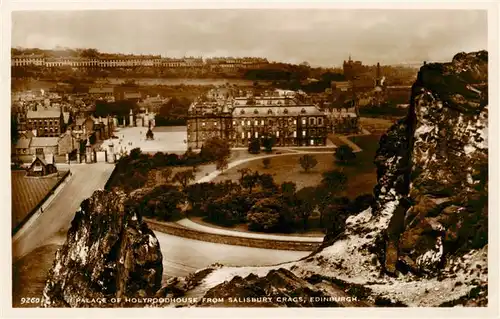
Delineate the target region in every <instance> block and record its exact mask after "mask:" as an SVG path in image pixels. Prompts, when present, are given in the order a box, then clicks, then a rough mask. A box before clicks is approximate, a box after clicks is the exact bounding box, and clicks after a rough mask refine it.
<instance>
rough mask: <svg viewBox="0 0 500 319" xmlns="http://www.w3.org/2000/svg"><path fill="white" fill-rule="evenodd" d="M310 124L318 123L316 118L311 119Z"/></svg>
mask: <svg viewBox="0 0 500 319" xmlns="http://www.w3.org/2000/svg"><path fill="white" fill-rule="evenodd" d="M309 125H316V119H315V118H314V117H311V118H310V119H309Z"/></svg>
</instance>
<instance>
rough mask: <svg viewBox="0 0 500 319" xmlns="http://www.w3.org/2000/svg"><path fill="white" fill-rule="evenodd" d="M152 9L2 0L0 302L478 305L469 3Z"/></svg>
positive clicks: (479, 196)
mask: <svg viewBox="0 0 500 319" xmlns="http://www.w3.org/2000/svg"><path fill="white" fill-rule="evenodd" d="M167 11H168V10H165V12H163V13H162V11H161V10H159V11H157V12H153V11H151V12H139V11H137V21H142V22H137V26H138V27H137V30H136V31H134V32H131V35H130V36H131V39H130V40H131V41H133V40H132V39H133V38H136V39H137V41H138V42H137V43H138V44H137V46H136V47H131V46H130V43H128V41H125V39H119V40H116V41H114V42H113V43H114V44H113V45H114V47H113V49H112V50H110V49H109V48H110V45H109V41H110V39H111V37H115V38H116V37H121V36H123V34H124V33H123V32H126V31H124V30H126V29H120V28H125V26H126V25H127V23H126V22H127V21H129V22H130V20H127V19H128V17H131V12H118V11H117V12H114V13H115V14H116V16H115V18H116V20H113V19H115V18H113V19H110V20H109V21H107V20H105V19H104V20H103V18H104V16H103V15H102V13H97V12H91V11H89V12H77V11H75V12H58V13H56V12H43V13H42V12H38V13H37V12H26V13H22V12H15V13H13V21H14V22H15V24H14V27H13V31H12V32H13V33H12V34H13V38H12V48H11V58H10V59H11V60H10V74H11V108H10V110H11V112H10V123H11V128H10V130H11V131H10V140H11V156H10V158H11V191H12V211H11V221H12V223H11V231H12V269H13V273H12V284H13V288H12V307H13V308H38V307H44V308H67V307H71V308H74V307H75V308H80V307H91V308H92V307H96V308H125V307H165V308H177V307H188V308H195V307H312V308H315V307H455V306H465V307H487V306H488V255H487V251H488V52H487V51H486V49H487V42H484V41H486V39H487V37H486V36H485V33H486V31H487V21H486V20H487V19H486V13H487V12H486V11H481V10H469V11H467V10H462V11H463V12H458V11H457V12H452V11H449V12H448V11H446V10H435V12H434V11H432V12H429V15H428V16H427V15H426V14H427V13H425V12H424V11H418V10H416V11H414V12H411V10H406V11H405V10H401V12H399V13H398V12H397V10H395V11H394V12H388V11H391V10H385V11H384V10H378V11H373V14H372V15H370V14H368V13H367V12H359V13H358V12H357V10H331V14H332V15H334V16H335V17H337V18H339V17H342V16H343V15H345V16H346V17H348V16H349V17H352V16H357V17H359V18H361V17H365V18H367V19H372V18H373V24H372V25H370V29H364V30H365V32H366V33H367V34H370V32H372V33H373V38H376V37H378V36H379V34H381V33H383V31H384V30H385V31H386V32H388V33H387V36H386V37H383V38H380V39H379V42H378V43H375V42H373V43H372V42H370V41H369V40H365V44H364V45H366V50H363V49H360V48H359V47H357V45H358V44H356V45H354V44H351V45H348V44H349V43H351V42H350V40H346V45H344V46H342V45H333V44H332V45H327V46H323V44H320V43H319V42H318V45H317V46H311V45H310V43H311V42H309V41H310V40H311V39H315V38H316V35H314V36H312V35H311V39H308V38H307V37H300V35H303V33H302V32H303V31H304V30H307V31H308V32H311V33H314V34H316V33H315V32H317V34H321V35H322V36H324V37H331V41H334V40H336V39H337V37H339V35H338V34H337V33H336V32H333V31H331V30H330V29H328V30H326V29H327V27H331V26H330V23H336V22H331V21H330V20H329V19H327V18H328V16H325V15H324V12H320V11H321V10H317V11H314V10H312V11H310V12H309V11H306V10H304V11H303V12H302V13H301V12H293V14H292V13H284V12H282V11H280V10H277V11H276V12H275V16H276V17H281V15H282V14H283V16H286V17H289V15H293V16H294V17H298V16H300V17H302V18H303V21H304V26H296V25H295V24H292V23H290V24H288V22H287V23H284V24H283V25H280V26H277V25H276V24H275V23H276V22H275V21H271V20H263V23H262V25H260V26H258V27H256V28H255V30H253V29H252V25H253V24H252V23H250V21H252V19H254V18H255V17H257V16H258V14H257V15H256V12H254V11H253V10H239V11H238V10H235V11H231V10H229V11H228V12H230V14H228V15H227V16H226V15H224V14H223V13H222V12H218V10H213V12H212V13H209V12H201V11H199V10H198V11H197V10H193V12H192V14H193V17H198V19H199V21H198V22H193V21H190V22H189V23H187V22H185V17H186V16H189V14H191V13H190V12H189V10H184V11H181V12H179V13H178V15H175V14H173V13H172V12H167ZM297 11H300V10H297ZM361 11H362V10H361ZM375 13H376V14H375ZM162 14H164V16H163V17H165V18H167V17H170V18H171V19H170V20H169V21H168V22H165V21H162V22H161V25H162V27H164V28H165V30H163V29H161V28H153V29H154V30H155V32H157V33H154V32H153V33H151V30H153V29H151V28H148V27H146V26H145V25H146V24H147V22H146V21H147V20H148V19H153V17H155V19H159V17H160V16H161V15H162ZM267 14H268V13H265V14H264V13H262V16H266V15H267ZM287 14H288V15H287ZM398 14H400V17H398ZM296 15H297V16H296ZM120 16H121V18H120ZM132 16H133V15H132ZM43 17H53V21H52V22H51V23H50V24H48V25H47V26H44V27H43V28H42V27H40V28H42V30H40V31H39V30H38V29H37V28H33V27H32V26H31V25H30V24H28V23H27V22H26V21H35V20H36V19H38V18H40V19H42V18H43ZM77 17H78V19H80V20H78V21H80V22H78V23H76V22H75V23H73V22H71V21H73V20H77V19H76V18H77ZM215 17H218V18H220V21H219V22H218V23H215V22H214V23H213V25H212V24H210V22H208V21H209V20H210V19H214V18H215ZM222 17H224V18H222ZM374 17H379V18H381V17H384V19H385V20H384V19H381V20H377V19H375V18H374ZM436 17H441V18H442V19H443V20H442V21H443V22H442V24H443V26H442V27H440V26H437V24H435V23H433V22H432V21H435V20H434V18H436ZM403 18H406V19H407V20H408V21H417V20H418V21H420V22H421V24H422V30H434V32H435V33H434V34H435V36H434V37H433V36H432V35H430V33H429V35H426V36H423V35H420V36H418V37H416V38H415V40H414V41H416V42H413V45H414V46H415V49H414V50H413V52H412V49H411V48H412V47H411V46H409V45H405V44H404V42H405V41H408V40H407V39H406V38H404V37H405V36H406V35H404V36H403V35H401V34H399V31H394V30H393V31H391V32H389V30H391V29H392V28H393V26H394V24H395V23H400V24H401V26H402V28H404V27H406V26H408V27H410V25H409V22H408V21H403V20H404V19H403ZM445 18H446V19H448V20H446V19H445ZM85 19H94V20H92V21H95V23H96V26H104V25H107V26H108V27H109V30H110V31H109V35H108V36H109V37H108V38H106V37H105V36H104V35H96V36H95V37H91V36H89V35H88V32H87V31H85V30H84V29H81V28H82V23H84V22H82V21H87V20H85ZM226 19H227V21H226ZM308 19H310V20H308ZM315 19H316V20H315ZM339 19H340V18H339ZM464 19H467V21H469V22H471V27H470V28H469V29H467V30H468V31H467V32H469V33H470V34H469V33H467V34H464V36H462V37H454V38H453V39H448V36H447V33H448V32H458V31H463V29H462V25H461V24H460V23H458V22H459V21H461V20H464ZM445 20H446V21H448V22H445ZM88 21H91V20H88ZM113 21H114V22H113ZM176 21H177V22H176ZM307 21H310V23H311V25H314V27H313V26H309V25H308V24H307V23H306V22H307ZM380 21H382V22H380ZM383 21H385V22H383ZM388 21H389V22H388ZM397 21H398V22H397ZM440 21H441V20H440ZM313 22H314V23H316V24H314V23H313ZM102 23H104V24H102ZM149 23H152V22H149ZM197 23H199V24H200V25H197ZM226 23H232V24H231V25H232V26H234V29H235V30H234V31H230V30H229V31H228V30H227V29H225V28H224V27H223V26H224V25H225V24H226ZM101 24H102V25H101ZM207 25H208V26H210V28H209V29H210V31H200V30H201V28H202V26H204V27H207ZM316 25H322V26H323V28H318V30H317V31H316V29H314V28H316ZM96 26H92V27H90V28H94V27H96ZM167 26H169V27H167ZM142 28H145V30H146V31H145V32H146V33H144V34H143V35H142V37H141V32H143V31H142ZM176 28H178V29H176ZM181 28H185V29H186V30H188V31H186V30H182V31H181ZM266 28H267V29H266ZM287 28H290V30H291V31H290V30H289V29H287ZM301 28H304V30H303V29H301ZM309 28H311V29H309ZM352 28H353V30H352V31H350V32H352V34H357V33H356V32H358V31H357V30H356V26H352ZM439 28H442V30H443V31H442V32H438V31H437V30H438V29H439ZM82 30H83V31H82ZM117 30H118V31H117ZM174 30H178V32H179V34H181V33H182V32H186V33H182V34H183V36H184V40H183V41H180V42H177V41H178V38H174V35H175V33H174ZM189 30H190V31H189ZM203 30H205V29H203ZM242 30H245V31H242ZM252 30H253V31H252ZM453 30H455V31H453ZM38 32H40V33H41V32H45V34H44V35H43V36H44V37H45V36H46V37H47V43H48V42H49V39H59V40H58V41H60V43H58V44H57V45H54V46H50V45H48V44H45V43H43V41H42V42H36V41H35V40H36V39H39V37H41V35H40V34H39V33H38ZM89 32H90V31H89ZM113 32H114V33H113ZM148 32H149V33H148ZM189 32H190V33H189ZM210 32H212V33H210ZM232 32H234V33H232ZM241 32H247V33H246V37H245V39H243V40H241V41H242V42H241V47H238V46H235V41H236V40H234V37H237V36H239V35H240V33H241ZM252 32H254V33H255V35H254V34H253V33H252ZM259 32H262V33H259ZM289 32H292V33H293V32H295V33H296V35H297V38H296V41H297V42H296V43H295V44H293V45H292V44H290V43H288V42H287V43H286V44H283V45H277V44H276V43H277V41H280V39H288V37H289V36H290V34H289ZM104 33H106V32H104ZM214 34H217V35H218V36H214ZM264 34H267V35H266V36H264ZM161 35H162V36H164V37H165V39H167V38H168V39H171V40H170V42H169V45H168V50H167V49H164V48H163V47H161V44H159V43H158V41H157V39H159V38H160V36H161ZM222 35H224V36H225V37H226V38H227V39H224V37H223V36H222ZM440 36H443V37H445V38H446V41H450V43H453V44H452V45H450V46H449V47H445V46H444V45H443V44H442V43H440V40H442V39H440V38H439V37H440ZM169 37H171V38H169ZM409 37H410V36H409ZM206 38H209V39H212V40H213V41H214V42H215V43H211V42H207V41H208V40H207V39H206ZM30 39H31V40H30ZM33 39H35V40H33ZM69 39H71V41H70V40H69ZM231 39H232V40H231ZM326 39H327V40H328V41H330V40H329V39H330V38H326ZM339 39H342V37H339ZM382 39H383V40H382ZM471 39H473V40H471ZM478 39H482V40H484V41H479V40H478ZM451 40H453V41H451ZM29 41H31V43H30V42H29ZM51 41H52V40H51ZM75 41H80V42H81V43H80V44H78V46H75V44H74V43H75ZM247 41H250V42H251V41H254V42H252V43H253V44H251V45H254V46H256V47H259V48H261V49H260V50H250V49H246V48H247V45H250V44H248V43H247ZM283 41H285V40H283ZM391 41H392V42H391ZM418 41H422V42H425V43H426V44H425V45H424V44H422V43H417V42H418ZM442 41H444V40H442ZM382 42H383V43H384V45H386V44H387V43H392V44H393V45H394V50H399V51H398V52H399V54H398V55H392V54H393V53H390V52H389V53H377V52H380V51H379V50H378V48H379V47H380V46H382V44H381V43H382ZM51 43H52V42H51ZM119 43H122V44H121V45H120V44H119ZM322 43H323V42H322ZM332 43H333V42H332ZM401 43H403V44H401ZM400 44H401V45H400ZM139 46H141V47H140V48H139ZM214 46H215V49H214ZM285 46H286V48H285ZM423 47H425V48H426V49H425V50H424V49H422V48H423ZM131 48H132V49H131ZM204 48H206V49H204ZM290 48H296V51H293V52H292V51H290V50H289V49H290ZM305 48H308V50H306V49H305ZM404 48H406V49H404ZM455 49H457V50H456V51H452V50H455ZM172 50H174V51H175V52H177V53H178V54H177V55H175V54H172V53H171V52H172ZM204 50H205V51H204ZM328 50H333V51H331V52H330V51H328ZM370 50H372V51H370ZM405 50H408V52H407V51H405ZM319 51H322V52H321V53H317V59H316V60H314V58H311V57H313V56H315V55H316V53H315V52H319ZM323 51H325V52H323ZM326 51H328V52H326ZM147 52H150V53H147ZM160 52H163V53H160ZM214 52H219V53H220V54H214ZM288 52H289V53H288ZM370 52H373V53H370ZM418 52H420V53H418ZM287 54H289V55H290V56H293V58H290V59H287V58H283V59H280V57H286V55H287ZM328 54H331V57H332V58H330V59H328V58H327V57H328ZM418 58H421V61H418V62H415V61H416V60H417V59H418ZM364 60H366V61H369V62H364ZM325 61H328V62H325ZM390 61H393V62H390Z"/></svg>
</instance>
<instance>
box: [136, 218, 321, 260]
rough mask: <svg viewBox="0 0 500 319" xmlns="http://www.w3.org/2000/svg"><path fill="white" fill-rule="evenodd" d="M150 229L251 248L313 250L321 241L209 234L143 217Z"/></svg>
mask: <svg viewBox="0 0 500 319" xmlns="http://www.w3.org/2000/svg"><path fill="white" fill-rule="evenodd" d="M143 219H144V221H145V222H146V223H147V224H148V226H149V228H151V229H152V230H156V231H160V232H163V233H166V234H169V235H174V236H178V237H184V238H189V239H195V240H200V241H207V242H211V243H217V244H225V245H235V246H245V247H253V248H265V249H278V250H295V251H311V252H312V251H313V250H316V249H317V248H318V247H319V246H320V245H321V243H308V242H293V241H284V240H269V239H259V238H246V237H236V236H228V235H221V234H209V233H205V232H201V231H198V230H194V229H188V228H184V227H179V226H173V225H171V224H169V223H164V222H159V221H155V220H152V219H149V218H143Z"/></svg>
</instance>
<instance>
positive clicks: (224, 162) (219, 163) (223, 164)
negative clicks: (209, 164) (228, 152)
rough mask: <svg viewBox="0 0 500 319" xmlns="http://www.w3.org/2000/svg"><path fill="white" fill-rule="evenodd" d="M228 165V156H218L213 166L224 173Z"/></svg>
mask: <svg viewBox="0 0 500 319" xmlns="http://www.w3.org/2000/svg"><path fill="white" fill-rule="evenodd" d="M228 166H229V161H228V157H220V158H218V159H216V160H215V168H216V169H217V170H219V171H221V174H222V173H224V170H225V169H227V168H228Z"/></svg>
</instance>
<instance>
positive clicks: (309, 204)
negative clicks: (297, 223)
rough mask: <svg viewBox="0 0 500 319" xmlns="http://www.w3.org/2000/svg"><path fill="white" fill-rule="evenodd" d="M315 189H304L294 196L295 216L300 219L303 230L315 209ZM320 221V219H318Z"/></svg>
mask: <svg viewBox="0 0 500 319" xmlns="http://www.w3.org/2000/svg"><path fill="white" fill-rule="evenodd" d="M316 196H317V189H316V187H304V188H302V189H301V190H299V191H298V192H297V194H296V197H297V214H298V215H299V216H300V217H301V219H302V223H303V224H302V225H303V228H304V229H307V227H308V224H307V223H308V220H309V217H310V216H311V215H312V212H313V211H314V210H315V209H316V207H317V197H316ZM320 219H321V217H320Z"/></svg>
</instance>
